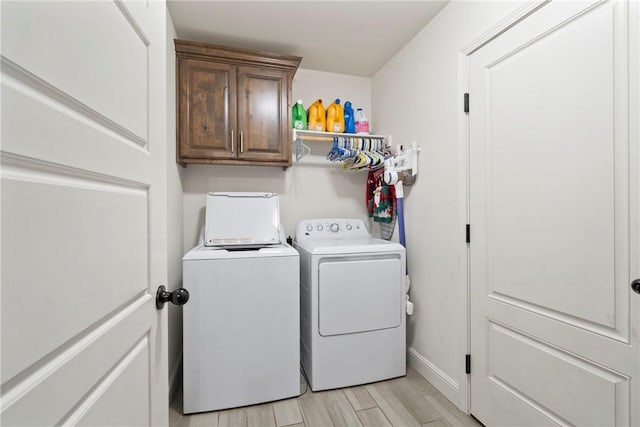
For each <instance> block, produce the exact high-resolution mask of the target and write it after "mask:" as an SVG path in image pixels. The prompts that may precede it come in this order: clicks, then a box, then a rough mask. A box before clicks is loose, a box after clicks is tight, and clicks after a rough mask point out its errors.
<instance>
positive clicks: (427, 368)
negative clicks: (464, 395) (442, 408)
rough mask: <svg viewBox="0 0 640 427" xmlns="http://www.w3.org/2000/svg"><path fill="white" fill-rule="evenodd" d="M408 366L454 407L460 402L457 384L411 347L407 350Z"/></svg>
mask: <svg viewBox="0 0 640 427" xmlns="http://www.w3.org/2000/svg"><path fill="white" fill-rule="evenodd" d="M407 354H408V356H409V366H411V367H412V368H413V369H415V370H416V371H417V372H418V373H419V374H420V375H422V377H424V379H426V380H427V381H429V382H430V383H431V384H432V385H433V386H434V387H435V388H436V389H438V391H439V392H440V393H442V394H443V395H444V397H446V398H447V399H449V400H450V401H451V403H453V404H454V405H455V406H456V407H458V406H459V404H458V402H460V387H459V386H458V383H457V382H456V381H455V380H454V379H453V378H451V377H450V376H448V375H447V374H445V373H444V371H442V370H441V369H440V368H438V367H437V366H436V365H435V364H434V363H433V362H432V361H430V360H429V359H427V358H426V357H424V356H423V355H422V354H420V353H419V352H418V350H416V349H415V348H413V347H409V349H408V350H407Z"/></svg>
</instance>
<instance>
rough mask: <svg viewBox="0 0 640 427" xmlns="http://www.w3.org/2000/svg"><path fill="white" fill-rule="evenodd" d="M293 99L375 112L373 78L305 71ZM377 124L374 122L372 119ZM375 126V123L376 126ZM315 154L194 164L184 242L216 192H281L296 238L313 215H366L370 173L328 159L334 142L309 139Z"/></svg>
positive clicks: (190, 240)
mask: <svg viewBox="0 0 640 427" xmlns="http://www.w3.org/2000/svg"><path fill="white" fill-rule="evenodd" d="M292 95H293V96H292V102H295V101H296V100H297V99H302V100H303V102H304V106H305V108H307V107H308V106H309V104H311V103H312V102H313V101H315V99H317V98H322V100H323V103H324V104H325V105H328V104H329V103H331V102H332V101H333V100H334V99H335V98H336V97H339V98H340V99H341V101H342V102H343V103H344V102H345V101H347V100H350V101H351V102H352V103H353V105H354V107H356V108H363V109H364V111H365V113H367V112H369V111H371V79H368V78H363V77H354V76H347V75H343V74H334V73H326V72H321V71H313V70H305V69H299V70H298V71H297V73H296V75H295V77H294V80H293V91H292ZM372 122H373V121H372ZM372 126H373V124H372ZM309 146H310V147H311V149H312V154H311V155H309V156H306V157H305V158H303V159H302V160H301V161H300V162H296V161H295V160H294V163H293V165H292V166H291V167H290V168H288V169H287V170H286V171H283V170H282V168H280V167H267V166H226V165H189V166H187V168H186V169H185V173H184V244H183V250H184V251H185V252H186V251H188V250H189V249H191V248H192V247H193V246H194V245H195V243H196V241H197V238H198V233H199V230H200V227H201V226H202V221H203V219H204V204H205V195H206V193H207V192H210V191H265V192H276V193H279V194H280V211H281V212H280V220H281V222H282V224H283V225H284V229H285V231H286V233H287V234H289V235H291V236H293V235H294V233H295V226H296V224H297V223H298V222H299V221H301V220H303V219H308V218H321V217H355V218H362V219H366V207H365V202H364V200H365V196H364V195H365V181H366V173H363V172H353V171H343V170H342V169H340V166H339V165H337V164H332V163H331V162H329V161H327V160H326V159H325V155H326V153H327V152H328V151H329V148H330V143H325V142H313V143H309Z"/></svg>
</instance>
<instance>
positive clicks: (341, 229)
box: [296, 218, 370, 241]
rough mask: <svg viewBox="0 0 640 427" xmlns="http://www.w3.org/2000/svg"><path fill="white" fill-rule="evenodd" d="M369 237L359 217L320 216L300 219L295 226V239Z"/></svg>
mask: <svg viewBox="0 0 640 427" xmlns="http://www.w3.org/2000/svg"><path fill="white" fill-rule="evenodd" d="M363 237H365V238H366V237H370V235H369V231H368V230H367V226H366V225H365V224H364V222H363V221H362V220H361V219H355V218H322V219H306V220H303V221H300V222H299V223H298V226H297V227H296V240H298V241H301V240H307V239H357V238H363Z"/></svg>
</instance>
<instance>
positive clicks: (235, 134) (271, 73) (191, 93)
mask: <svg viewBox="0 0 640 427" xmlns="http://www.w3.org/2000/svg"><path fill="white" fill-rule="evenodd" d="M175 47H176V66H177V70H176V71H177V72H176V76H177V82H176V86H177V104H178V105H177V109H176V110H177V146H178V147H177V148H178V149H177V162H178V163H180V164H182V165H185V166H186V164H188V163H210V164H235V165H265V166H290V165H291V132H290V129H291V84H292V80H293V76H294V74H295V72H296V70H297V69H298V65H299V64H300V61H301V60H302V58H300V57H297V56H287V55H275V54H270V53H263V52H254V51H249V50H244V49H234V48H227V47H222V46H216V45H210V44H205V43H197V42H189V41H184V40H175Z"/></svg>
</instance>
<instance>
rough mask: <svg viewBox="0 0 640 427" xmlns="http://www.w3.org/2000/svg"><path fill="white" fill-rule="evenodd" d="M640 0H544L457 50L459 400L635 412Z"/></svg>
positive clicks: (520, 410) (510, 410) (571, 418)
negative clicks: (465, 290)
mask: <svg viewBox="0 0 640 427" xmlns="http://www.w3.org/2000/svg"><path fill="white" fill-rule="evenodd" d="M639 31H640V30H639V26H638V2H637V1H631V2H624V1H620V2H616V1H605V2H588V3H587V2H551V3H549V4H547V5H545V6H543V7H542V8H541V9H539V10H538V11H537V12H535V13H533V14H532V15H531V16H529V17H527V18H525V19H524V20H523V21H521V22H520V23H518V24H517V25H515V26H514V27H512V28H511V29H509V30H508V31H506V32H505V33H503V34H502V35H500V36H499V37H497V38H496V39H495V40H493V41H491V42H490V43H488V44H487V45H485V46H484V47H482V48H481V49H479V50H478V51H476V52H475V53H473V54H472V55H470V57H469V63H468V66H469V93H470V113H469V126H470V157H469V162H470V223H471V243H470V278H471V279H470V280H471V284H470V286H471V325H472V326H471V357H472V366H471V369H472V371H471V372H472V373H471V413H472V414H473V415H474V416H476V417H477V418H478V419H479V420H481V421H482V422H483V423H485V424H486V425H488V426H494V425H509V426H514V425H536V426H539V425H551V424H558V425H580V426H587V425H594V426H614V425H621V426H622V425H624V426H626V425H636V426H637V425H640V412H639V411H640V409H639V406H640V405H639V402H640V385H639V384H640V351H639V334H640V316H639V311H640V310H639V308H640V295H636V294H635V293H633V292H632V291H631V289H630V283H631V282H632V280H633V279H636V278H638V277H640V251H639V247H638V245H639V235H640V229H639V225H640V215H639V202H640V179H639V175H638V169H639V167H640V161H639V157H640V155H639V148H638V144H639V143H638V139H639V138H638V118H639V116H640V112H639V108H638V102H639V92H640V89H639V81H638V80H639V76H640V72H639V67H638V55H639V52H640V46H639V43H638V39H639Z"/></svg>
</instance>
